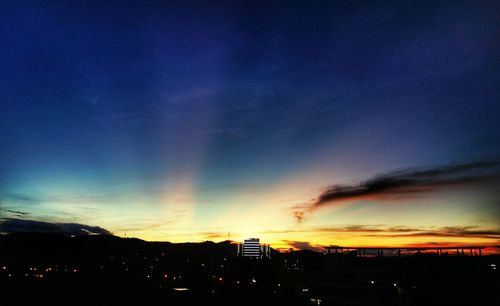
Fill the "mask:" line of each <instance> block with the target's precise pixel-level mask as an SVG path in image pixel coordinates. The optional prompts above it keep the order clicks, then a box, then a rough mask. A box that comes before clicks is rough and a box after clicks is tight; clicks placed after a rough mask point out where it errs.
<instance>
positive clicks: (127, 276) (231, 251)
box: [0, 234, 500, 305]
mask: <svg viewBox="0 0 500 306" xmlns="http://www.w3.org/2000/svg"><path fill="white" fill-rule="evenodd" d="M498 264H499V257H497V256H481V257H479V256H477V257H469V256H464V257H454V256H436V255H434V254H420V255H415V256H407V257H402V258H397V257H382V258H381V257H372V258H358V257H355V256H353V254H351V255H346V254H343V255H340V254H339V255H324V254H320V253H316V252H310V251H299V252H291V253H286V254H279V253H276V252H273V254H272V256H271V258H270V259H247V258H240V257H237V256H236V245H234V244H231V243H230V242H222V243H217V244H216V243H212V242H206V243H199V244H170V243H153V242H145V241H141V240H137V239H122V238H118V237H113V236H80V237H74V238H72V237H66V236H59V235H45V234H16V235H3V236H0V293H1V298H0V299H1V304H2V305H19V304H29V305H267V304H275V305H480V304H493V303H496V301H498V300H500V281H499V273H498Z"/></svg>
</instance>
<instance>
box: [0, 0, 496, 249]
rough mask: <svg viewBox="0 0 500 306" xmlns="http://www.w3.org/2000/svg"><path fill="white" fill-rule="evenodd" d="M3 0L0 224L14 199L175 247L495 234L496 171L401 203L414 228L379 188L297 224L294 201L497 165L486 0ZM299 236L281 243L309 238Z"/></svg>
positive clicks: (26, 207) (47, 213) (54, 216)
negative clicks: (405, 175) (263, 238)
mask: <svg viewBox="0 0 500 306" xmlns="http://www.w3.org/2000/svg"><path fill="white" fill-rule="evenodd" d="M0 12H1V13H0V24H1V27H0V29H1V30H0V41H2V46H3V47H2V50H1V51H0V67H2V68H1V72H2V77H1V78H0V143H1V146H2V149H1V150H0V205H1V206H2V208H3V210H2V212H0V213H1V214H3V215H4V219H5V220H7V219H12V218H14V217H16V216H15V215H13V213H9V212H8V211H7V210H11V211H20V212H25V213H28V214H27V215H23V216H24V218H26V219H30V220H31V219H32V220H38V221H44V222H60V223H71V222H77V223H82V224H89V225H95V226H101V227H103V228H106V229H108V230H109V231H111V232H114V233H115V234H118V235H122V234H124V233H125V232H128V233H129V235H136V236H138V237H141V238H144V239H153V240H180V241H181V240H200V239H205V238H206V235H205V236H204V234H203V233H210V234H211V235H208V236H210V237H215V236H214V235H213V234H214V233H226V232H227V231H233V232H234V234H233V236H235V237H236V238H240V237H239V236H238V235H240V236H241V237H245V236H247V235H251V234H253V233H255V232H257V233H259V232H265V231H272V230H274V229H275V228H277V229H282V230H284V229H286V230H290V229H297V228H299V229H300V228H306V229H310V230H311V231H313V230H314V229H315V228H318V227H326V226H333V225H335V226H337V227H338V226H349V225H353V224H355V225H374V224H375V225H382V227H383V228H390V227H391V226H394V225H397V226H406V225H408V224H410V223H411V226H418V225H419V224H420V225H422V226H431V227H432V226H433V227H436V228H439V227H443V226H463V227H465V226H475V227H478V228H488V229H498V222H497V221H495V220H498V219H495V218H496V217H497V216H499V208H498V194H496V193H495V192H493V191H491V189H493V188H489V186H490V185H491V184H492V182H491V181H490V182H488V184H479V185H480V186H477V184H474V186H470V185H468V186H466V187H465V189H464V188H458V190H457V189H452V190H448V189H447V190H446V191H443V192H442V193H444V194H445V196H443V195H442V194H441V193H439V194H438V193H433V192H431V193H427V194H425V196H424V197H423V198H422V199H419V200H415V199H406V198H403V199H401V200H400V201H401V203H402V205H400V207H399V208H397V209H396V211H397V215H398V216H401V219H400V220H401V222H402V223H403V224H392V223H391V222H393V221H391V220H389V219H387V218H385V217H383V216H385V215H387V214H388V212H389V211H391V212H394V207H392V206H391V207H392V208H388V207H387V205H386V204H385V202H384V201H383V200H381V199H375V200H373V201H375V202H374V205H369V204H368V205H367V203H368V202H367V200H362V201H359V200H353V201H351V202H350V203H348V204H346V205H347V206H346V207H345V208H344V209H343V210H342V211H340V212H339V214H338V215H336V214H335V213H334V212H335V211H336V210H339V209H340V208H338V207H327V208H324V209H322V212H321V216H320V213H307V215H310V216H309V217H308V218H306V219H305V221H304V222H303V223H301V224H297V223H296V220H295V219H294V217H293V214H291V213H290V212H289V211H288V208H290V207H295V206H304V205H305V206H307V203H309V202H311V201H314V199H315V198H316V197H318V196H319V195H320V194H321V193H322V192H323V191H324V190H325V189H327V188H328V186H332V185H336V184H344V185H346V184H347V185H349V184H356V183H357V182H362V181H365V180H368V179H370V178H372V177H374V176H376V175H380V174H384V173H390V172H391V171H394V170H398V169H407V168H413V167H424V168H426V169H428V168H432V167H442V166H447V165H456V164H464V163H470V162H477V161H483V160H488V161H489V160H496V159H498V156H499V153H500V128H499V123H498V118H500V116H499V115H500V103H499V102H498V101H499V89H498V83H499V81H500V73H499V68H500V67H499V61H498V56H499V50H500V45H499V42H500V40H499V39H498V37H499V26H498V22H497V17H498V12H499V8H498V5H497V4H496V3H495V2H493V1H491V2H489V1H484V2H475V1H453V2H449V1H430V2H426V1H424V2H418V3H400V2H399V1H395V2H386V3H384V4H377V3H370V2H356V3H352V2H351V1H346V2H332V1H325V2H314V3H301V2H295V1H292V2H289V1H271V2H267V1H266V2H259V1H257V2H255V1H249V2H245V1H244V2H238V3H236V2H233V1H201V2H198V1H178V2H177V1H171V2H168V3H164V2H162V1H158V2H156V1H146V2H132V1H130V2H129V1H119V2H118V1H95V2H93V1H76V2H71V3H58V2H51V1H47V2H29V1H27V2H22V3H3V4H1V9H0ZM489 171H490V172H491V173H492V174H495V173H497V172H498V167H496V166H492V167H491V169H490V170H489ZM485 185H487V186H485ZM490 187H491V186H490ZM458 195H460V196H458ZM419 201H420V202H425V203H437V202H439V203H440V204H439V205H437V206H438V207H442V205H444V206H446V207H448V208H447V210H446V211H447V212H445V213H443V212H441V211H440V212H438V211H437V210H438V209H439V208H436V205H430V207H427V206H429V205H428V204H425V205H424V204H419V203H414V202H419ZM304 203H306V204H304ZM419 205H420V206H419ZM365 206H368V207H366V208H365V209H366V210H367V213H366V214H361V216H362V217H360V218H358V217H357V216H358V215H357V213H355V212H354V211H357V210H359V207H365ZM414 207H418V208H417V209H418V210H419V211H423V212H422V214H423V215H421V216H415V215H414V210H415V208H414ZM424 208H425V209H424ZM478 211H479V212H481V213H480V215H479V216H476V214H477V213H478ZM431 215H432V216H436V215H437V216H439V218H436V220H434V219H432V218H431V219H432V220H433V221H432V224H429V222H428V220H429V216H431ZM369 216H371V217H369ZM374 216H375V217H374ZM376 216H380V218H376ZM271 217H272V219H269V218H271ZM251 220H260V221H259V222H255V224H254V223H252V221H251ZM450 220H453V222H451V221H450ZM481 220H482V221H481ZM274 221H276V222H275V223H274ZM200 233H201V234H200ZM223 235H225V234H221V237H222V236H223ZM262 235H264V234H262ZM288 235H289V236H287V235H285V236H284V237H278V236H273V237H269V239H270V240H272V241H273V242H274V243H275V244H280V243H281V242H280V241H282V240H283V241H284V240H287V241H293V240H297V239H302V240H304V239H305V240H307V239H311V238H308V237H295V236H294V235H293V234H288ZM336 235H338V234H336V233H331V235H330V236H328V237H327V238H324V239H322V240H321V241H319V240H318V241H316V242H315V243H317V244H320V243H324V244H328V243H333V242H334V241H335V240H336V239H337V238H338V236H336ZM495 239H496V241H498V237H496V238H493V241H495ZM490 240H491V239H490ZM353 242H354V241H353ZM490 242H491V241H490ZM360 243H363V241H361V240H360ZM367 243H382V244H383V243H385V242H367ZM282 244H283V243H282Z"/></svg>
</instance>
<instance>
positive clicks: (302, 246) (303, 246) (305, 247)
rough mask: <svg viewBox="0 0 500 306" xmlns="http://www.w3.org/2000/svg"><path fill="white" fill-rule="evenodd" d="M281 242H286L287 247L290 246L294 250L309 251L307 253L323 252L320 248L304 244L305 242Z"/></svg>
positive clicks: (307, 243)
mask: <svg viewBox="0 0 500 306" xmlns="http://www.w3.org/2000/svg"><path fill="white" fill-rule="evenodd" d="M283 241H284V242H286V243H287V244H288V245H289V246H291V247H292V248H294V249H299V250H309V251H316V252H321V251H323V248H322V247H319V246H313V245H311V244H310V243H309V242H306V241H290V240H283Z"/></svg>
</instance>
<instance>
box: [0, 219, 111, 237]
mask: <svg viewBox="0 0 500 306" xmlns="http://www.w3.org/2000/svg"><path fill="white" fill-rule="evenodd" d="M20 232H39V233H56V234H66V235H98V234H108V235H111V233H110V232H109V231H108V230H106V229H104V228H102V227H99V226H90V225H85V224H78V223H50V222H42V221H35V220H22V219H4V220H3V221H2V222H0V233H3V234H11V233H20Z"/></svg>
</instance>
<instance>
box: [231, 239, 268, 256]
mask: <svg viewBox="0 0 500 306" xmlns="http://www.w3.org/2000/svg"><path fill="white" fill-rule="evenodd" d="M238 255H239V256H242V257H250V258H262V257H267V258H270V257H271V247H270V246H269V245H268V244H262V245H261V244H260V240H259V238H249V239H245V241H243V243H242V244H239V245H238Z"/></svg>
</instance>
